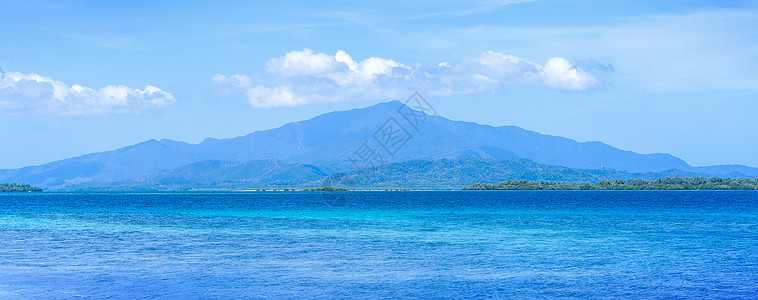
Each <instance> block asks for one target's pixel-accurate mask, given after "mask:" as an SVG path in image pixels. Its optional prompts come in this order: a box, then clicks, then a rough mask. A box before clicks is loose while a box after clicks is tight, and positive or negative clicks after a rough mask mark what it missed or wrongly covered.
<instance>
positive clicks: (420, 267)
mask: <svg viewBox="0 0 758 300" xmlns="http://www.w3.org/2000/svg"><path fill="white" fill-rule="evenodd" d="M73 298H78V299H106V298H107V299H356V298H357V299H418V298H421V299H502V298H505V299H514V298H515V299H531V298H540V299H544V298H582V299H584V298H625V299H627V298H631V299H635V298H717V299H719V298H721V299H723V298H728V299H756V298H758V191H350V192H344V191H335V192H301V191H298V192H282V191H278V192H271V191H269V192H228V193H221V192H219V193H47V192H45V193H4V194H0V299H73Z"/></svg>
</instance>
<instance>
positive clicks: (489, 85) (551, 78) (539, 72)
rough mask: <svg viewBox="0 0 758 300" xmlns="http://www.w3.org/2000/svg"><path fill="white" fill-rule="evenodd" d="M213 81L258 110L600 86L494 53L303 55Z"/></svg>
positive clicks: (563, 68)
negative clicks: (521, 87)
mask: <svg viewBox="0 0 758 300" xmlns="http://www.w3.org/2000/svg"><path fill="white" fill-rule="evenodd" d="M212 80H213V82H214V83H216V84H217V86H218V87H219V88H220V89H221V90H222V91H223V92H226V93H231V94H237V95H244V96H245V98H246V99H247V100H248V101H249V102H250V104H251V105H253V106H255V107H262V108H265V107H276V106H297V105H304V104H308V103H317V102H345V101H361V100H366V101H372V100H373V101H375V100H383V99H392V98H396V99H397V98H401V97H404V96H406V95H407V94H409V93H411V92H412V91H423V92H424V93H425V94H428V95H431V96H449V95H460V94H474V93H481V92H489V91H494V90H496V89H498V88H499V87H500V86H501V85H503V84H508V83H524V84H526V83H533V82H541V83H542V84H543V85H544V86H546V87H548V88H551V89H558V90H569V91H583V90H588V89H592V88H597V87H599V86H600V83H599V81H598V80H597V79H595V77H593V76H592V75H591V74H589V73H587V72H586V71H584V70H582V69H581V68H579V67H578V66H575V65H573V64H571V63H570V62H569V61H568V60H566V59H564V58H561V57H554V58H551V59H550V60H548V61H547V63H546V64H545V65H544V66H543V65H541V64H538V63H536V62H533V61H529V60H526V59H523V58H520V57H516V56H513V55H507V54H503V53H498V52H493V51H487V52H484V53H482V54H480V55H478V56H475V57H467V58H464V59H461V60H460V61H458V62H456V63H453V64H451V63H448V62H443V63H440V64H437V65H420V64H416V65H413V66H409V65H405V64H403V63H400V62H397V61H394V60H392V59H385V58H379V57H369V58H367V59H364V60H361V61H356V60H354V59H353V58H352V57H351V56H350V55H348V54H347V53H345V52H344V51H342V50H339V51H337V53H336V54H334V55H329V54H325V53H316V52H314V51H313V50H311V49H303V50H302V51H291V52H289V53H287V54H285V55H284V56H281V57H276V58H272V59H270V60H268V61H267V62H266V64H265V67H264V71H263V72H262V73H261V74H257V75H253V76H248V75H241V74H234V75H223V74H216V75H214V76H213V78H212Z"/></svg>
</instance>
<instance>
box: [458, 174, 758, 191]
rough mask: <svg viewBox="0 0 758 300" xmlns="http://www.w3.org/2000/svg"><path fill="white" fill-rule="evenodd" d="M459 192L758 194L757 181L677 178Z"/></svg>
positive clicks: (514, 184) (516, 183) (507, 185)
mask: <svg viewBox="0 0 758 300" xmlns="http://www.w3.org/2000/svg"><path fill="white" fill-rule="evenodd" d="M463 190H629V191H640V190H758V179H756V178H752V179H751V178H740V179H732V178H721V177H712V178H704V177H690V178H683V177H678V176H677V177H665V178H658V179H653V180H644V179H628V180H623V179H616V180H601V181H598V182H596V183H564V182H551V181H529V180H509V181H505V182H501V183H498V184H486V183H485V184H478V183H477V184H474V185H472V186H467V187H464V188H463Z"/></svg>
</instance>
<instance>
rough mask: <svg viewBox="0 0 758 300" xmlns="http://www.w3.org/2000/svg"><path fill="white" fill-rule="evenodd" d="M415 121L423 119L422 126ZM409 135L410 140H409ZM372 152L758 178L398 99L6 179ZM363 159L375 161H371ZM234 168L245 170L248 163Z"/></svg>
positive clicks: (55, 180)
mask: <svg viewBox="0 0 758 300" xmlns="http://www.w3.org/2000/svg"><path fill="white" fill-rule="evenodd" d="M400 111H403V112H408V111H410V112H415V113H416V114H417V115H418V116H422V117H417V118H409V117H408V115H407V114H406V115H403V114H401V113H400ZM414 120H418V124H416V123H415V122H414ZM388 124H389V125H391V126H388ZM401 127H402V128H401ZM388 128H389V129H393V130H399V131H395V132H397V134H396V135H395V137H396V139H394V140H392V141H394V142H397V141H400V142H398V143H397V144H392V143H394V142H391V143H384V144H385V146H388V148H387V149H388V150H389V151H388V150H385V149H384V148H383V147H382V144H381V143H379V142H377V141H381V140H382V138H383V137H387V136H390V137H392V135H386V134H385V135H383V133H387V132H389V131H382V129H388ZM397 137H400V138H399V139H398V138H397ZM405 138H409V139H407V142H402V141H403V140H404V139H405ZM364 143H365V144H364ZM366 146H368V147H366ZM364 150H371V151H364ZM372 151H373V152H372ZM390 152H391V153H390ZM367 153H378V154H380V155H381V157H380V159H378V160H376V161H382V162H383V163H384V164H390V163H397V162H404V161H409V160H429V161H434V160H440V159H461V158H482V159H497V160H509V159H514V158H526V159H530V160H533V161H534V162H537V163H540V164H545V165H556V166H563V167H567V168H574V169H600V168H606V169H616V170H621V171H626V172H633V173H635V172H636V173H645V172H662V171H666V170H672V169H677V170H682V171H685V172H694V173H706V174H713V175H721V174H732V175H739V174H747V175H751V176H758V169H756V168H750V167H745V166H739V165H732V166H711V167H697V168H694V167H691V166H689V165H688V164H687V163H685V162H684V161H683V160H681V159H679V158H677V157H674V156H671V155H669V154H663V153H653V154H639V153H634V152H631V151H624V150H620V149H617V148H614V147H611V146H609V145H606V144H604V143H601V142H576V141H574V140H571V139H568V138H563V137H558V136H551V135H544V134H540V133H537V132H533V131H529V130H525V129H522V128H519V127H516V126H501V127H493V126H488V125H480V124H476V123H471V122H462V121H452V120H449V119H446V118H444V117H441V116H427V115H423V114H421V113H420V112H418V111H412V110H410V109H408V107H406V106H404V105H403V104H402V103H401V102H398V101H390V102H385V103H379V104H376V105H373V106H370V107H366V108H360V109H352V110H347V111H337V112H331V113H327V114H323V115H320V116H317V117H315V118H312V119H310V120H305V121H300V122H293V123H289V124H286V125H284V126H282V127H279V128H275V129H270V130H263V131H256V132H253V133H250V134H248V135H246V136H241V137H236V138H229V139H212V138H208V139H205V140H204V141H203V142H201V143H199V144H188V143H184V142H178V141H172V140H167V139H163V140H160V141H158V140H149V141H146V142H143V143H139V144H135V145H132V146H128V147H124V148H120V149H116V150H113V151H106V152H101V153H93V154H88V155H84V156H79V157H74V158H69V159H65V160H61V161H56V162H52V163H48V164H44V165H40V166H31V167H24V168H20V169H14V170H0V182H25V183H29V184H34V185H39V186H42V187H56V188H65V187H67V186H73V185H81V184H83V183H93V182H103V183H107V182H124V181H135V180H140V179H144V178H146V177H147V176H151V175H153V174H156V173H158V172H161V171H164V170H173V169H176V168H180V167H183V166H187V167H188V168H189V169H191V168H192V167H191V166H190V165H192V164H196V163H201V162H204V161H236V162H251V161H277V162H278V163H279V164H284V165H287V166H288V167H290V165H292V166H291V167H296V166H297V167H303V168H307V167H306V165H309V166H319V167H318V168H323V169H326V170H330V171H346V172H349V171H351V170H352V169H353V167H352V166H351V164H350V163H349V160H348V158H349V157H351V156H352V157H353V158H356V157H358V156H359V155H358V154H364V156H365V154H367ZM374 158H377V157H376V156H374ZM363 162H368V163H370V162H371V160H364V161H363ZM369 166H370V165H369ZM234 168H242V169H244V167H241V166H236V167H234ZM234 168H232V169H234ZM232 169H229V170H228V171H230V172H231V170H232ZM234 170H237V169H234ZM320 170H321V169H320ZM240 172H242V171H240ZM251 172H252V171H251ZM321 172H323V171H321ZM221 175H223V174H221V173H219V175H218V176H221ZM221 177H223V176H221Z"/></svg>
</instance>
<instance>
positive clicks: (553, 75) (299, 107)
mask: <svg viewBox="0 0 758 300" xmlns="http://www.w3.org/2000/svg"><path fill="white" fill-rule="evenodd" d="M375 2H377V3H359V2H356V1H320V2H316V1H289V2H285V1H270V2H268V1H202V2H201V1H197V2H195V1H42V0H27V1H10V0H0V169H7V168H18V167H23V166H28V165H39V164H43V163H47V162H51V161H55V160H59V159H64V158H68V157H73V156H78V155H83V154H87V153H92V152H100V151H107V150H112V149H116V148H119V147H123V146H128V145H131V144H135V143H138V142H142V141H146V140H149V139H153V138H155V139H162V138H167V139H172V140H179V141H185V142H189V143H198V142H200V141H202V140H203V139H205V138H207V137H214V138H228V137H235V136H241V135H246V134H248V133H250V132H253V131H256V130H265V129H270V128H275V127H278V126H281V125H283V124H286V123H289V122H293V121H299V120H304V119H308V118H311V117H314V116H317V115H319V114H322V113H326V112H330V111H334V110H346V109H351V108H357V107H366V106H369V105H372V104H375V103H379V102H385V101H389V100H404V99H406V98H407V97H409V96H410V95H411V94H412V93H413V92H415V91H418V92H420V93H421V94H422V95H424V96H425V97H426V98H427V99H428V100H429V101H430V102H431V103H432V104H433V105H434V106H435V108H436V109H437V112H438V113H439V114H440V115H442V116H444V117H447V118H450V119H454V120H465V121H472V122H477V123H480V124H487V125H493V126H502V125H516V126H520V127H523V128H525V129H529V130H533V131H537V132H540V133H544V134H550V135H557V136H564V137H568V138H572V139H575V140H577V141H602V142H604V143H607V144H609V145H611V146H614V147H617V148H620V149H624V150H630V151H635V152H640V153H654V152H663V153H670V154H672V155H674V156H677V157H680V158H682V159H684V160H685V161H687V162H688V163H689V164H691V165H693V166H702V165H715V164H744V165H749V166H754V167H758V155H756V153H758V139H757V138H756V137H758V2H757V1H705V0H702V1H701V0H691V1H624V0H613V1H582V0H577V1H568V0H534V1H517V0H513V1H459V2H458V1H375Z"/></svg>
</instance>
